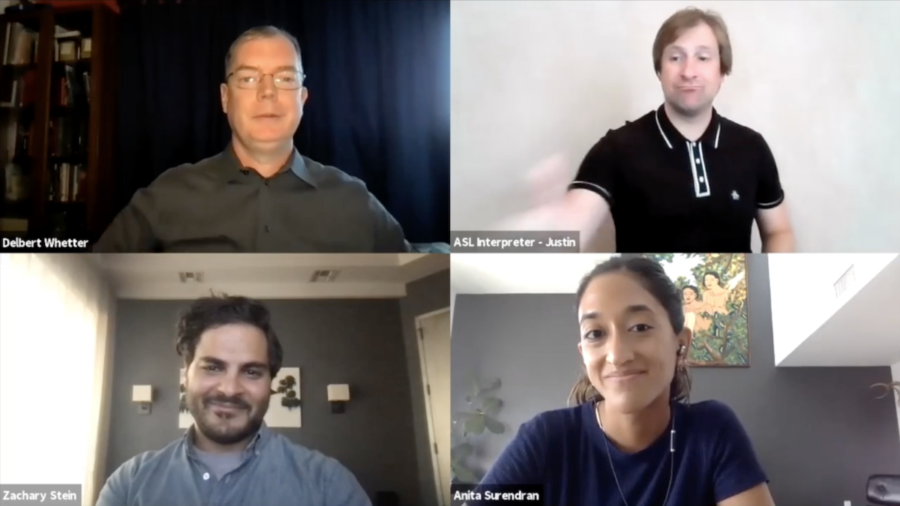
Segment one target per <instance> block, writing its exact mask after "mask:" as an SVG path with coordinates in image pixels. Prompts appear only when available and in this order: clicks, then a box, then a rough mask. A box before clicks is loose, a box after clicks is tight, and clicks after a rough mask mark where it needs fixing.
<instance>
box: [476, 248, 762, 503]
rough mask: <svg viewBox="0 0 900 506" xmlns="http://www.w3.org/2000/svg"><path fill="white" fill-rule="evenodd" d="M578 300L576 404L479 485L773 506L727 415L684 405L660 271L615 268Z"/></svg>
mask: <svg viewBox="0 0 900 506" xmlns="http://www.w3.org/2000/svg"><path fill="white" fill-rule="evenodd" d="M577 295H578V307H577V310H578V320H579V324H580V329H581V338H580V340H579V343H578V351H579V352H580V353H581V356H582V358H583V361H584V366H585V373H584V375H583V377H582V378H581V380H580V381H579V382H578V384H576V385H575V387H574V388H573V390H572V396H571V400H574V401H575V403H576V404H577V405H576V406H575V407H570V408H566V409H558V410H554V411H549V412H546V413H541V414H540V415H538V416H537V417H535V418H533V419H532V420H530V421H528V422H526V423H525V424H523V425H522V426H521V427H520V428H519V432H518V434H517V435H516V437H515V439H514V440H513V441H512V443H511V444H510V445H509V446H508V447H507V448H506V449H505V450H504V451H503V453H502V454H501V455H500V458H499V459H498V460H497V462H496V463H495V464H494V466H493V467H492V468H491V470H490V471H489V472H488V474H487V476H485V478H484V480H482V483H481V486H484V485H504V484H510V485H513V484H515V485H521V484H540V485H542V486H543V489H544V504H545V505H548V506H613V505H624V506H713V505H717V506H774V501H773V499H772V496H771V494H770V493H769V488H768V481H769V480H768V478H767V477H766V474H765V472H764V471H763V470H762V468H761V466H760V464H759V461H758V460H757V458H756V454H755V453H754V451H753V446H752V444H751V443H750V439H749V438H748V436H747V433H746V432H745V431H744V428H743V427H742V426H741V423H740V421H738V419H737V417H736V416H735V414H734V412H733V411H732V410H731V409H730V408H729V407H728V406H726V405H725V404H722V403H721V402H717V401H705V402H699V403H695V404H691V403H690V400H689V392H690V386H691V382H690V375H689V374H688V370H687V362H686V358H687V350H689V349H690V343H691V331H690V329H688V328H686V327H685V326H684V313H683V311H682V301H681V296H680V294H679V293H678V291H677V289H676V288H675V286H674V284H673V283H672V282H671V281H670V280H669V278H668V276H667V275H666V273H665V272H664V271H663V269H662V267H661V266H660V265H659V264H657V263H656V262H654V261H652V260H649V259H645V258H624V257H616V258H613V259H612V260H609V261H607V262H605V263H603V264H600V265H598V266H597V267H596V268H594V270H593V271H591V272H590V273H589V274H588V275H587V276H586V277H585V278H584V279H583V280H582V282H581V285H580V286H579V288H578V294H577ZM481 490H482V491H485V490H486V489H483V488H482V489H481ZM468 504H469V505H473V504H489V503H487V502H482V503H479V502H478V501H469V503H468ZM491 504H497V503H491Z"/></svg>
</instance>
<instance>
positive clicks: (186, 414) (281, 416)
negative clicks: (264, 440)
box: [178, 367, 302, 429]
mask: <svg viewBox="0 0 900 506" xmlns="http://www.w3.org/2000/svg"><path fill="white" fill-rule="evenodd" d="M184 372H185V370H184V368H181V369H180V370H179V376H180V377H179V381H178V385H179V392H180V395H179V409H178V427H179V428H181V429H187V428H188V427H190V426H191V425H192V424H193V423H194V417H193V416H192V415H191V413H190V411H189V410H188V408H187V403H186V400H185V393H184V390H185V387H184ZM301 412H302V407H301V402H300V368H299V367H282V368H281V370H280V371H278V375H277V376H276V377H275V379H273V380H272V385H271V397H270V398H269V410H268V411H267V412H266V416H265V418H264V420H265V422H266V425H268V426H269V427H294V428H297V427H300V426H301V421H302V416H301Z"/></svg>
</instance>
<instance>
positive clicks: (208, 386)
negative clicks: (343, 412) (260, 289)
mask: <svg viewBox="0 0 900 506" xmlns="http://www.w3.org/2000/svg"><path fill="white" fill-rule="evenodd" d="M176 350H177V352H178V354H179V355H180V356H181V357H182V358H183V359H184V365H185V367H186V373H185V387H186V390H185V395H186V398H187V407H188V409H189V410H190V412H191V415H192V416H193V417H194V425H193V426H192V427H191V428H190V429H189V430H188V431H187V432H186V433H185V434H184V436H182V437H181V438H179V439H178V440H176V441H174V442H172V443H171V444H169V445H168V446H166V447H165V448H163V449H162V450H159V451H149V452H144V453H142V454H141V455H138V456H136V457H133V458H132V459H130V460H128V461H127V462H125V463H124V464H122V466H120V467H119V468H118V469H117V470H116V471H115V472H114V473H113V474H112V476H110V478H109V479H108V480H107V482H106V485H105V486H104V487H103V490H102V491H101V492H100V497H99V499H98V501H97V506H162V505H188V504H218V505H220V506H231V505H233V506H246V505H257V504H259V505H273V506H274V505H288V504H309V505H313V504H314V505H316V506H371V502H370V501H369V498H368V497H367V496H366V493H365V492H364V491H363V489H362V487H361V486H360V485H359V483H358V482H357V480H356V478H355V477H354V476H353V474H351V473H350V471H348V470H347V469H346V468H344V467H343V466H342V465H341V464H340V463H338V462H337V461H336V460H334V459H332V458H329V457H326V456H324V455H322V454H321V453H319V452H317V451H314V450H310V449H308V448H304V447H303V446H300V445H297V444H295V443H292V442H291V441H290V440H289V439H287V438H286V437H284V436H282V435H280V434H276V433H274V432H272V431H271V430H270V429H269V428H268V427H267V426H266V424H265V423H264V422H263V417H265V415H266V411H268V409H269V397H270V395H271V385H272V379H273V378H275V376H276V375H277V374H278V371H279V369H280V368H281V362H282V349H281V344H280V343H279V341H278V337H277V336H276V334H275V331H274V329H273V328H272V326H271V324H270V322H269V312H268V310H267V309H266V308H265V306H263V305H262V304H260V303H259V302H257V301H254V300H251V299H247V298H244V297H208V298H202V299H198V300H197V301H195V302H194V303H193V304H192V305H191V306H190V308H189V309H188V310H187V311H186V312H185V313H184V314H183V315H182V316H181V319H180V320H179V322H178V331H177V341H176Z"/></svg>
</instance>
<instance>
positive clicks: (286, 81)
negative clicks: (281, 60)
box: [225, 70, 306, 90]
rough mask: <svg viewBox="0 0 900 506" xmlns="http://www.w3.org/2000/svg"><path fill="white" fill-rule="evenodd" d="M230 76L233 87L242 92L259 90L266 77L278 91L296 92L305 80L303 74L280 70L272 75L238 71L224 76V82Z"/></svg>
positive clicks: (253, 71)
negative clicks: (232, 80) (232, 78)
mask: <svg viewBox="0 0 900 506" xmlns="http://www.w3.org/2000/svg"><path fill="white" fill-rule="evenodd" d="M232 76H234V83H235V85H237V87H238V88H241V89H244V90H255V89H257V88H259V86H260V84H262V81H263V78H265V77H266V76H272V80H273V81H274V83H275V87H276V88H278V89H280V90H296V89H299V88H300V87H301V86H303V79H305V78H306V75H304V74H303V72H300V71H297V70H282V71H279V72H275V73H273V74H263V73H262V72H258V71H256V70H238V71H237V72H232V73H230V74H228V75H227V76H225V80H226V81H228V80H229V79H230V78H231V77H232Z"/></svg>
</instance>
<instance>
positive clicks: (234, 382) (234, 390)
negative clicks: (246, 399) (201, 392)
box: [219, 375, 243, 399]
mask: <svg viewBox="0 0 900 506" xmlns="http://www.w3.org/2000/svg"><path fill="white" fill-rule="evenodd" d="M219 393H220V394H222V397H228V398H229V399H233V398H235V397H238V396H239V395H240V394H242V393H243V388H242V387H241V383H240V381H238V379H237V378H236V377H235V376H233V375H226V376H225V377H223V378H222V381H220V382H219Z"/></svg>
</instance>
